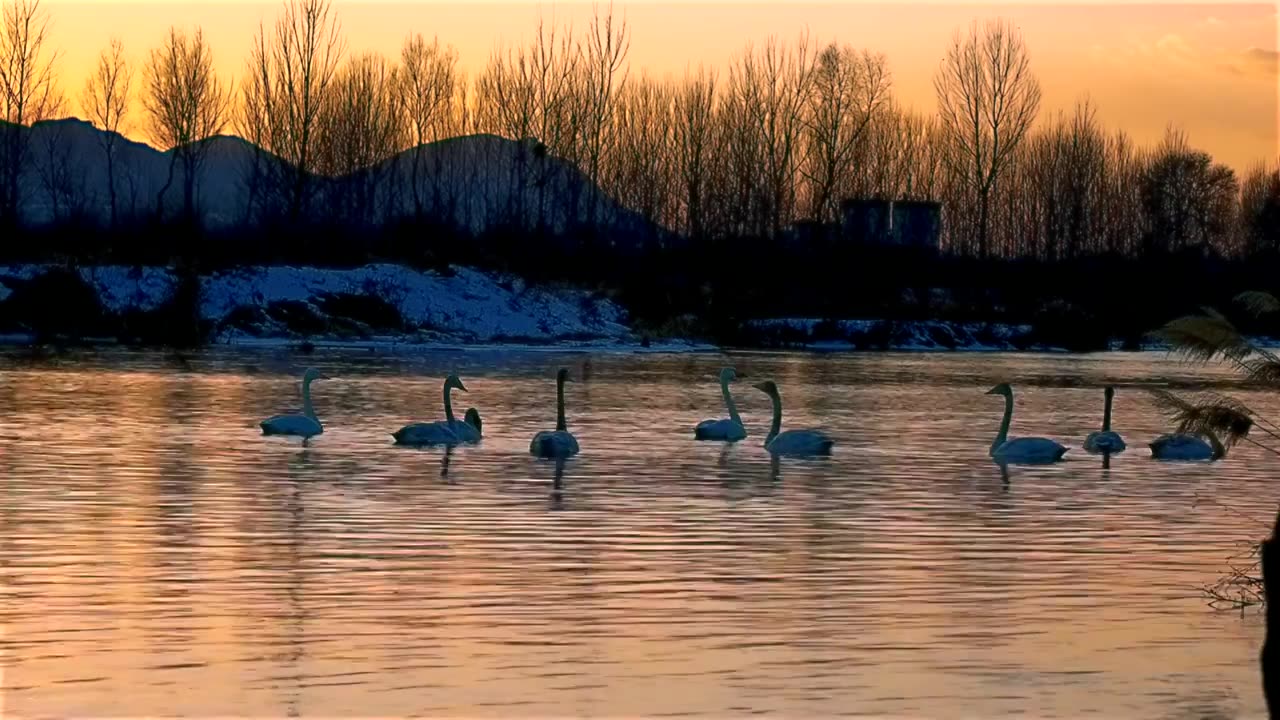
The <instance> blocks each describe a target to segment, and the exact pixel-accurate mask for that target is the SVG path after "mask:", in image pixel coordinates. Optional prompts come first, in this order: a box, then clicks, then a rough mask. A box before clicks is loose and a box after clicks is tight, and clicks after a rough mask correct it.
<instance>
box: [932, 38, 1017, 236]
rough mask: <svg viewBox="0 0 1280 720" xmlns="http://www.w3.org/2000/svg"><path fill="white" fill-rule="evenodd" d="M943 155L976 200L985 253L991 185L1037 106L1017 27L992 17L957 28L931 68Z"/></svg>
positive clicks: (978, 227) (1010, 158) (994, 183)
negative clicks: (934, 68)
mask: <svg viewBox="0 0 1280 720" xmlns="http://www.w3.org/2000/svg"><path fill="white" fill-rule="evenodd" d="M933 82H934V89H935V91H936V93H937V96H938V113H939V117H940V119H941V123H942V127H943V128H944V129H945V130H946V135H947V140H948V144H949V145H950V147H949V150H950V152H949V153H948V159H949V162H950V163H951V165H952V168H953V170H954V172H955V174H956V175H957V176H958V177H959V178H961V179H962V180H963V181H964V183H965V185H966V186H967V189H968V190H969V192H970V194H971V196H972V197H973V199H974V200H975V201H976V203H977V206H978V207H977V210H978V221H977V230H976V236H977V237H976V250H977V253H978V255H980V256H982V257H986V256H987V255H988V254H989V248H988V234H989V225H990V215H991V193H992V190H993V188H994V187H995V186H996V182H997V181H998V180H999V178H1000V175H1001V173H1002V172H1004V170H1005V169H1006V168H1007V167H1008V166H1009V163H1010V162H1012V160H1013V158H1014V153H1015V152H1016V150H1017V149H1018V146H1019V145H1020V144H1021V143H1022V141H1023V139H1024V138H1025V136H1026V134H1027V132H1028V131H1029V130H1030V128H1031V124H1032V123H1033V122H1034V121H1035V117H1036V113H1037V112H1039V109H1040V83H1039V81H1038V80H1036V78H1035V76H1034V75H1032V74H1031V61H1030V56H1029V55H1028V53H1027V48H1026V45H1025V44H1024V43H1023V41H1022V36H1021V34H1019V33H1018V31H1017V30H1016V29H1015V28H1013V27H1012V26H1011V25H1009V24H1006V23H1005V22H1003V21H1000V20H997V21H994V22H989V23H987V24H986V25H985V27H983V28H982V30H981V31H979V29H978V25H977V23H976V22H975V23H974V24H973V25H972V26H971V27H970V29H969V32H968V33H967V34H964V35H962V34H961V33H960V32H957V33H956V34H955V36H954V38H953V40H952V43H951V47H950V48H948V50H947V54H946V57H945V59H944V60H943V61H942V66H941V67H940V68H939V70H938V73H937V74H936V75H935V76H934V81H933Z"/></svg>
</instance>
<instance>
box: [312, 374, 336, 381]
mask: <svg viewBox="0 0 1280 720" xmlns="http://www.w3.org/2000/svg"><path fill="white" fill-rule="evenodd" d="M316 379H317V380H332V379H333V378H331V377H329V376H328V375H325V374H324V373H320V374H319V375H317V376H316Z"/></svg>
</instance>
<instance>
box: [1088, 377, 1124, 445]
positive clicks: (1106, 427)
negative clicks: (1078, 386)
mask: <svg viewBox="0 0 1280 720" xmlns="http://www.w3.org/2000/svg"><path fill="white" fill-rule="evenodd" d="M1103 394H1104V396H1105V397H1106V405H1105V406H1104V408H1103V410H1102V429H1101V430H1097V431H1094V432H1091V433H1089V435H1088V436H1087V437H1085V439H1084V449H1085V452H1089V453H1092V454H1094V455H1111V454H1113V453H1118V452H1122V451H1123V450H1124V449H1125V444H1124V438H1122V437H1120V433H1117V432H1114V431H1113V430H1112V429H1111V399H1112V398H1113V397H1115V394H1116V389H1115V388H1113V387H1111V386H1110V385H1108V386H1107V387H1106V389H1105V390H1104V391H1103Z"/></svg>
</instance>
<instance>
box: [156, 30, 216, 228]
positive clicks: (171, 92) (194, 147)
mask: <svg viewBox="0 0 1280 720" xmlns="http://www.w3.org/2000/svg"><path fill="white" fill-rule="evenodd" d="M144 75H145V86H144V90H143V96H142V104H143V108H144V109H145V110H146V114H147V133H148V135H149V136H150V138H151V140H152V142H154V143H156V144H157V145H159V146H160V147H161V148H164V149H165V150H170V151H172V155H171V160H170V162H169V176H168V179H167V180H166V181H165V185H164V187H163V188H162V189H161V190H160V193H159V195H158V196H157V198H156V211H157V214H159V215H160V216H161V217H163V216H164V196H165V194H166V193H167V192H168V190H169V187H170V186H172V184H173V179H174V174H175V170H176V168H177V165H178V164H179V163H180V164H181V165H182V199H183V212H184V214H185V216H186V219H187V220H188V221H193V220H194V219H195V218H196V213H197V207H196V189H197V183H198V177H199V174H200V171H201V169H202V168H203V166H204V163H205V160H206V159H207V157H208V154H209V143H208V142H206V141H207V140H208V139H209V138H211V137H213V136H214V135H217V134H218V133H220V132H222V130H223V128H224V127H226V124H227V120H228V119H229V110H230V107H231V92H230V89H224V88H223V86H222V83H221V82H220V81H219V80H218V78H217V76H216V75H215V74H214V72H213V50H212V49H211V48H210V47H209V46H208V45H207V44H205V41H204V33H203V32H202V31H201V30H200V29H199V28H197V29H196V30H195V32H194V33H192V34H191V35H188V34H187V33H186V32H184V31H181V30H179V29H177V28H170V29H169V35H168V36H167V37H166V38H165V41H164V45H163V46H161V47H160V48H158V49H155V50H152V51H151V55H150V57H149V58H148V60H147V65H146V68H145V70H144Z"/></svg>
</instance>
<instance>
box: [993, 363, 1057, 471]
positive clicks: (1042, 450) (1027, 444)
mask: <svg viewBox="0 0 1280 720" xmlns="http://www.w3.org/2000/svg"><path fill="white" fill-rule="evenodd" d="M987 394H988V395H1003V396H1004V419H1003V420H1001V421H1000V432H998V433H996V439H995V441H994V442H992V443H991V453H990V454H991V457H992V459H994V460H995V461H996V462H998V463H1001V464H1005V463H1015V464H1028V465H1034V464H1041V463H1053V462H1057V461H1059V460H1061V459H1062V456H1063V455H1065V454H1066V452H1067V448H1066V446H1064V445H1063V444H1062V443H1059V442H1057V441H1055V440H1050V439H1048V438H1041V437H1026V438H1015V439H1013V440H1010V439H1009V425H1010V424H1012V422H1013V388H1012V387H1009V384H1008V383H1000V384H999V385H996V386H995V387H993V388H991V389H990V390H988V391H987Z"/></svg>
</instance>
